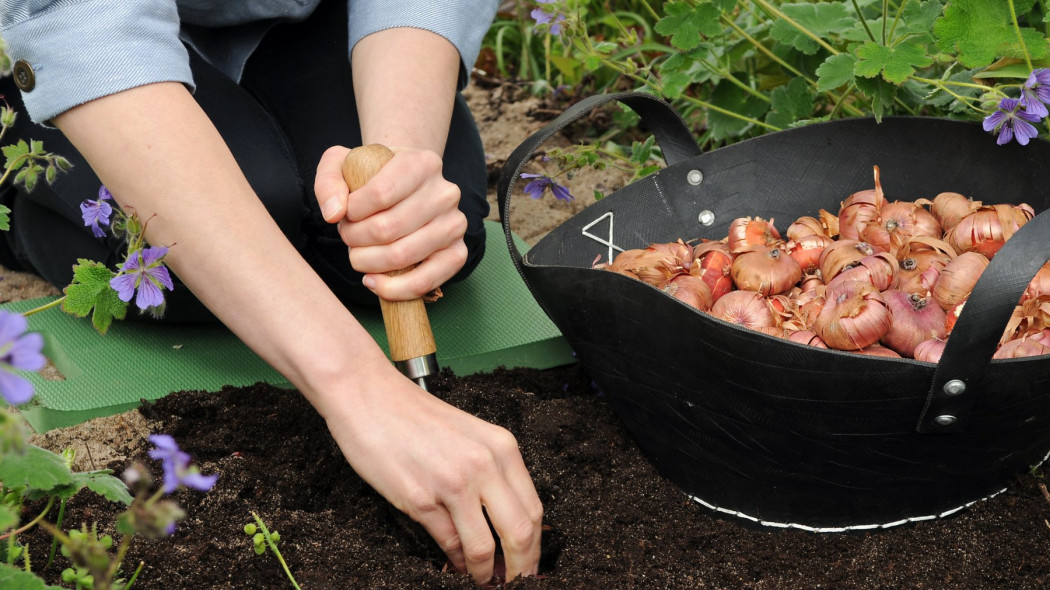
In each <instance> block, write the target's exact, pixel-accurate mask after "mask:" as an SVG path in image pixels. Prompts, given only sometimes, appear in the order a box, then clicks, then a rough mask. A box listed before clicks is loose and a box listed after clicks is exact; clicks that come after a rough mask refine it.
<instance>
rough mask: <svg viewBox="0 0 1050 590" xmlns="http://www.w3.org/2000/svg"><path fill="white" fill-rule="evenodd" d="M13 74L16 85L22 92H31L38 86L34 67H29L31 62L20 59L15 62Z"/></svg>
mask: <svg viewBox="0 0 1050 590" xmlns="http://www.w3.org/2000/svg"><path fill="white" fill-rule="evenodd" d="M13 74H14V79H15V85H16V86H18V88H19V89H21V90H22V92H29V91H30V90H32V89H33V88H34V87H35V86H36V74H34V73H33V66H31V65H29V62H27V61H26V60H24V59H20V60H18V61H16V62H15V67H14V71H13Z"/></svg>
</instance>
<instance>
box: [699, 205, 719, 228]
mask: <svg viewBox="0 0 1050 590" xmlns="http://www.w3.org/2000/svg"><path fill="white" fill-rule="evenodd" d="M696 220H697V221H699V222H700V225H711V224H713V223H714V222H715V213H714V211H711V210H708V209H704V210H703V211H701V212H700V214H699V215H697V216H696Z"/></svg>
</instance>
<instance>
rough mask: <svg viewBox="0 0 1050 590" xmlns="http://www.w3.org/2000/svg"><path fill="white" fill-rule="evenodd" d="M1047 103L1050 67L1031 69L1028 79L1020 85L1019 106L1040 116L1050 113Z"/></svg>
mask: <svg viewBox="0 0 1050 590" xmlns="http://www.w3.org/2000/svg"><path fill="white" fill-rule="evenodd" d="M1047 104H1050V68H1039V69H1037V70H1032V73H1031V74H1029V76H1028V80H1027V81H1026V82H1025V83H1024V85H1023V86H1021V106H1023V107H1024V110H1026V111H1028V112H1029V113H1031V114H1033V115H1036V116H1038V117H1039V118H1042V117H1045V116H1047V115H1048V114H1050V111H1048V110H1047V108H1046V105H1047Z"/></svg>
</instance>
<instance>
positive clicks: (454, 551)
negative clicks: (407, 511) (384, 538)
mask: <svg viewBox="0 0 1050 590" xmlns="http://www.w3.org/2000/svg"><path fill="white" fill-rule="evenodd" d="M415 517H416V520H417V522H419V524H421V525H422V526H423V528H424V529H425V530H426V531H427V534H428V535H430V537H431V538H432V539H434V541H435V542H436V543H437V544H438V547H440V548H441V550H442V551H443V552H444V553H445V556H446V557H448V561H449V563H451V564H452V567H454V568H456V571H460V572H466V571H467V562H466V560H465V559H464V557H463V542H462V541H461V540H460V536H459V533H458V532H457V531H456V525H455V524H454V523H453V522H452V516H451V515H449V513H448V510H446V509H445V507H444V506H441V505H439V504H437V503H430V504H427V505H425V506H422V507H417V508H416V514H415Z"/></svg>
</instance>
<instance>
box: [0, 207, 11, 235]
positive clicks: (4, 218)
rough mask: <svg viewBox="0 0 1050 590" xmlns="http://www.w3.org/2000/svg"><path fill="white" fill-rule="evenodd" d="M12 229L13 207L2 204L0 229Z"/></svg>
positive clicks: (0, 208)
mask: <svg viewBox="0 0 1050 590" xmlns="http://www.w3.org/2000/svg"><path fill="white" fill-rule="evenodd" d="M10 229H11V209H10V208H9V207H8V206H7V205H0V231H8V230H10Z"/></svg>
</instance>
